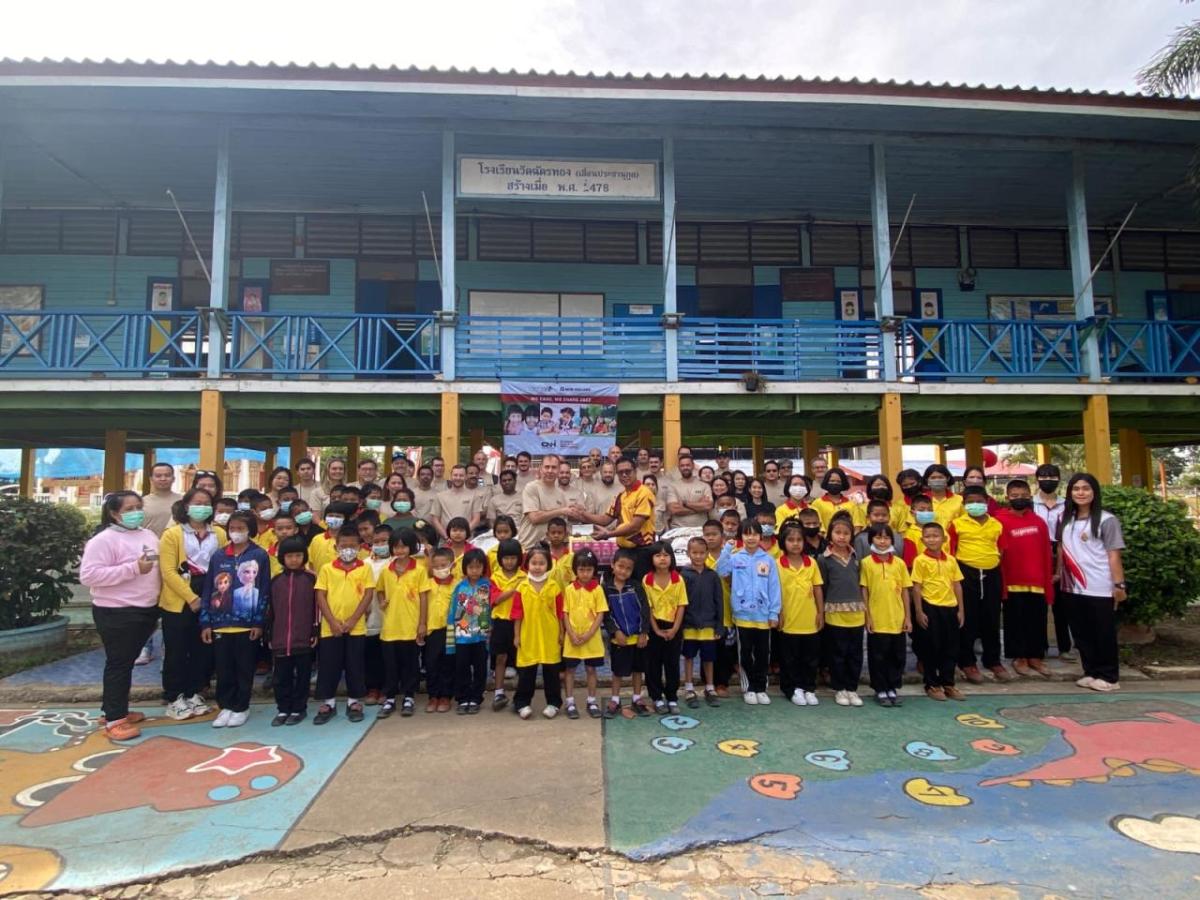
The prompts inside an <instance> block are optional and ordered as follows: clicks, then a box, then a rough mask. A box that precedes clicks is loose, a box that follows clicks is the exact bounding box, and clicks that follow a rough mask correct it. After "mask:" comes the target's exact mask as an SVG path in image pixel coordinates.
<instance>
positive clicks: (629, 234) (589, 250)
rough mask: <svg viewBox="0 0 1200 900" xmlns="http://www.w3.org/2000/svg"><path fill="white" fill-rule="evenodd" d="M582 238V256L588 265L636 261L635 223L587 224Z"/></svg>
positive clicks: (636, 234)
mask: <svg viewBox="0 0 1200 900" xmlns="http://www.w3.org/2000/svg"><path fill="white" fill-rule="evenodd" d="M583 236H584V255H585V256H586V258H587V261H588V262H590V263H628V264H635V263H637V261H638V231H637V222H588V223H587V224H586V225H585V226H584V232H583Z"/></svg>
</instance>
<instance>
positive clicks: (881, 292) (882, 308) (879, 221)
mask: <svg viewBox="0 0 1200 900" xmlns="http://www.w3.org/2000/svg"><path fill="white" fill-rule="evenodd" d="M871 237H872V240H873V242H874V245H875V247H874V249H875V318H876V319H880V320H882V319H884V318H887V317H890V316H892V315H894V314H895V310H896V308H895V304H894V302H893V300H892V273H891V270H890V269H889V266H888V263H889V262H890V261H891V257H892V234H891V226H890V224H889V221H888V195H887V162H886V158H885V154H884V149H883V144H881V143H878V142H876V143H873V144H871ZM885 276H886V277H885ZM893 337H894V335H884V338H883V341H882V342H881V346H880V352H881V355H882V358H883V379H884V381H895V380H896V342H895V340H893V339H892V338H893Z"/></svg>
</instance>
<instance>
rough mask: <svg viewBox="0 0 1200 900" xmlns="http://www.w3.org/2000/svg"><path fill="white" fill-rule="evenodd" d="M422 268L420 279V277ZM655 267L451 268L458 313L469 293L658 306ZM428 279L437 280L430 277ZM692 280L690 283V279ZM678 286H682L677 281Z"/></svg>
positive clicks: (502, 265) (516, 265)
mask: <svg viewBox="0 0 1200 900" xmlns="http://www.w3.org/2000/svg"><path fill="white" fill-rule="evenodd" d="M424 274H425V273H424V269H423V268H422V277H424ZM662 274H663V273H662V268H661V267H659V266H615V265H587V264H571V263H561V264H560V263H497V262H467V261H461V260H460V261H459V262H458V263H457V264H456V266H455V280H456V282H457V284H458V297H459V310H460V311H461V312H464V313H465V312H467V298H468V294H469V292H470V291H530V292H537V291H546V292H554V291H558V292H562V293H582V294H589V293H595V294H604V311H605V314H606V315H612V308H613V304H614V303H652V304H655V305H656V306H661V305H662V297H663V277H662ZM431 275H432V277H435V278H436V277H437V276H436V274H435V273H431ZM693 280H694V279H693ZM679 283H680V284H686V283H688V282H685V281H684V279H683V278H682V277H681V278H680V282H679Z"/></svg>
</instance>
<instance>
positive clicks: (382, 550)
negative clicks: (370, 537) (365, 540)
mask: <svg viewBox="0 0 1200 900" xmlns="http://www.w3.org/2000/svg"><path fill="white" fill-rule="evenodd" d="M371 552H372V553H374V554H375V555H376V556H377V557H379V558H380V559H387V557H388V555H389V554H390V553H391V549H390V548H389V547H388V545H387V544H372V545H371Z"/></svg>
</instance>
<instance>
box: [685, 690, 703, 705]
mask: <svg viewBox="0 0 1200 900" xmlns="http://www.w3.org/2000/svg"><path fill="white" fill-rule="evenodd" d="M686 702H687V705H688V709H699V708H700V698H699V697H697V696H696V692H695V691H688V692H687V698H686Z"/></svg>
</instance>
